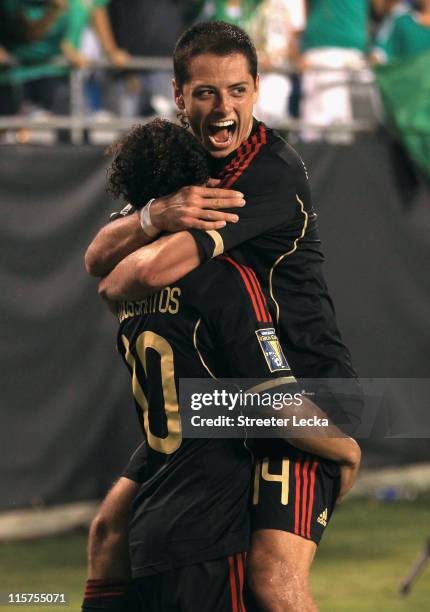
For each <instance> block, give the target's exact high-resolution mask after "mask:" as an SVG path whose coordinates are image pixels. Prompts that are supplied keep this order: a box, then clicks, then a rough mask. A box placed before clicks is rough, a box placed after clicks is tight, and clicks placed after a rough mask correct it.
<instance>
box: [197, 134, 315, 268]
mask: <svg viewBox="0 0 430 612" xmlns="http://www.w3.org/2000/svg"><path fill="white" fill-rule="evenodd" d="M248 172H250V173H252V174H251V176H250V175H248V176H247V180H246V181H244V183H243V187H241V185H240V184H239V183H238V184H237V185H235V184H234V185H233V186H232V189H238V190H239V189H240V188H242V191H244V192H245V199H246V205H245V206H244V207H243V208H241V209H240V210H237V209H234V210H233V209H232V210H231V212H234V213H236V214H238V215H239V221H238V223H228V224H227V225H226V226H225V227H224V228H222V229H220V230H209V231H203V230H189V232H190V233H191V235H192V236H193V238H194V240H195V241H196V243H197V246H198V248H199V252H200V257H201V259H202V261H207V260H209V259H211V258H212V257H216V256H218V255H220V254H222V253H225V252H227V251H229V250H230V249H232V248H234V247H236V246H238V245H240V244H242V243H243V242H247V241H249V240H251V239H252V238H255V237H256V236H260V235H262V234H265V233H268V232H271V231H272V230H273V229H275V228H277V227H282V228H283V229H284V230H285V231H288V228H294V226H295V225H296V224H297V221H298V216H299V212H298V207H297V198H299V199H300V200H301V201H302V202H303V205H304V207H305V209H310V208H311V201H310V192H309V186H308V180H307V172H306V168H305V166H304V164H303V161H302V159H301V158H300V156H299V155H298V154H297V153H296V152H295V151H294V150H293V149H292V148H291V147H289V146H288V145H286V144H285V143H281V142H279V143H276V144H275V145H273V146H272V150H271V153H270V156H269V159H268V160H265V163H264V164H263V163H260V164H259V165H255V167H254V166H251V167H250V168H249V170H248ZM248 185H249V190H248Z"/></svg>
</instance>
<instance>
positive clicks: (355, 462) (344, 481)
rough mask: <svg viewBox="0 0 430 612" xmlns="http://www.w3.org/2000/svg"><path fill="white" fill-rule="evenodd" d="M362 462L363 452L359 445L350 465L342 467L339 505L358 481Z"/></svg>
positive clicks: (346, 464)
mask: <svg viewBox="0 0 430 612" xmlns="http://www.w3.org/2000/svg"><path fill="white" fill-rule="evenodd" d="M360 462H361V451H360V447H359V446H358V444H357V450H356V452H355V454H354V457H353V458H352V459H351V461H350V462H349V463H344V464H341V465H340V490H339V495H338V498H337V503H338V504H340V503H342V501H343V499H344V497H345V495H346V494H347V493H349V491H351V489H352V487H353V486H354V484H355V481H356V480H357V476H358V472H359V470H360Z"/></svg>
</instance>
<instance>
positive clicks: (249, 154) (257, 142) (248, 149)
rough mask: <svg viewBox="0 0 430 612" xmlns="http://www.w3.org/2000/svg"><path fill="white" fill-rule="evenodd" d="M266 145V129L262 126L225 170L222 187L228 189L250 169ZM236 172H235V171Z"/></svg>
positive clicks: (239, 150)
mask: <svg viewBox="0 0 430 612" xmlns="http://www.w3.org/2000/svg"><path fill="white" fill-rule="evenodd" d="M264 144H266V128H265V126H264V125H263V124H260V125H259V127H258V131H257V132H256V133H255V134H254V135H253V136H252V138H251V141H249V140H247V141H245V142H244V143H243V145H242V147H243V149H244V151H243V149H242V147H240V148H239V149H238V152H237V157H236V158H235V159H234V160H232V162H230V164H229V166H227V167H226V168H225V169H224V172H223V173H222V175H221V176H222V179H221V185H220V186H221V187H223V188H225V189H228V188H229V187H231V185H232V184H233V183H234V182H235V181H236V180H237V179H238V178H239V176H240V175H241V174H243V173H244V171H245V170H246V169H247V168H248V166H249V164H250V163H251V162H252V160H253V159H254V157H255V156H256V155H257V154H258V153H259V151H260V149H261V147H262V146H263V145H264ZM233 170H234V171H233Z"/></svg>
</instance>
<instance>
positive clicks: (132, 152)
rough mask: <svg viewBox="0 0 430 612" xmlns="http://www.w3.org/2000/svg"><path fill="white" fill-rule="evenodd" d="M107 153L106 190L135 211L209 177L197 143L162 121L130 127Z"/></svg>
mask: <svg viewBox="0 0 430 612" xmlns="http://www.w3.org/2000/svg"><path fill="white" fill-rule="evenodd" d="M108 152H109V153H110V154H113V155H114V160H113V162H112V165H111V167H110V169H109V170H108V185H107V190H108V191H109V193H111V194H113V195H114V196H116V197H121V196H122V197H123V198H124V199H125V200H126V201H127V202H129V203H130V204H132V205H133V206H135V207H136V208H142V206H144V205H145V204H146V203H147V202H148V200H149V199H150V198H158V197H161V196H164V195H169V194H170V193H173V192H175V191H177V190H178V189H180V188H181V187H184V186H185V185H203V184H204V183H206V182H207V180H208V179H209V176H210V175H209V167H208V162H207V157H206V156H207V153H206V151H205V150H204V148H203V147H202V145H201V144H200V143H199V142H198V140H197V139H196V138H195V137H194V136H193V135H192V134H191V133H190V132H187V130H185V129H184V128H183V127H180V126H179V125H176V124H174V123H171V122H170V121H165V120H163V119H154V120H153V121H150V122H149V123H146V124H145V125H136V126H134V127H133V128H132V129H131V130H130V132H128V133H127V134H126V135H125V136H124V137H123V138H122V139H121V140H119V141H118V142H117V143H115V144H114V145H113V146H112V147H110V149H109V150H108Z"/></svg>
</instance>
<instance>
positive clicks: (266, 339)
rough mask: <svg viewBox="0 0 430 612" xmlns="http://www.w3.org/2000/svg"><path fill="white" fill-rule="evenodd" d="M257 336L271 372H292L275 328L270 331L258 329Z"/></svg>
mask: <svg viewBox="0 0 430 612" xmlns="http://www.w3.org/2000/svg"><path fill="white" fill-rule="evenodd" d="M255 335H256V336H257V338H258V342H259V343H260V346H261V350H262V351H263V355H264V357H265V359H266V361H267V365H268V366H269V370H270V371H271V372H278V371H279V370H291V368H290V366H289V365H288V361H287V360H286V358H285V355H284V353H283V352H282V348H281V345H280V344H279V340H278V337H277V335H276V332H275V330H274V328H273V327H271V328H268V329H257V330H256V331H255Z"/></svg>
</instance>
